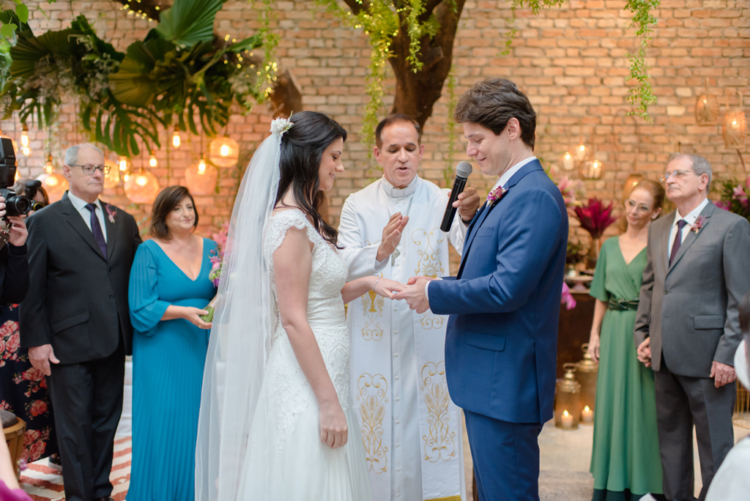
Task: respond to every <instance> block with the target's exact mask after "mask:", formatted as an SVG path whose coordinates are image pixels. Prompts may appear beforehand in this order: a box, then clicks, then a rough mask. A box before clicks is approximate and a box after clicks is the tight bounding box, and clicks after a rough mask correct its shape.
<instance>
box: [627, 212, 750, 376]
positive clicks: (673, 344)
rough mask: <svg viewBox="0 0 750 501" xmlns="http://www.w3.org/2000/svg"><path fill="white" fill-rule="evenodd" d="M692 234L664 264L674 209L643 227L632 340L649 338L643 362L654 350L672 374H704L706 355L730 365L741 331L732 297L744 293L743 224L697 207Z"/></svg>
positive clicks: (746, 244)
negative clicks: (644, 250)
mask: <svg viewBox="0 0 750 501" xmlns="http://www.w3.org/2000/svg"><path fill="white" fill-rule="evenodd" d="M701 216H703V218H704V219H705V221H704V222H703V226H702V228H701V229H700V231H698V232H695V231H692V230H691V229H690V228H689V227H685V228H684V229H683V231H689V232H690V233H688V235H687V236H686V237H685V240H684V241H683V242H682V245H681V246H680V249H679V251H678V252H677V255H676V256H675V258H674V260H673V261H672V264H671V265H670V264H669V257H668V249H669V235H670V231H671V229H672V225H673V224H674V219H675V213H674V212H672V213H670V214H667V215H666V216H664V217H662V218H660V219H657V220H656V221H654V222H653V223H652V224H651V227H650V228H649V232H648V263H647V265H646V269H645V270H644V272H643V284H642V285H641V294H640V303H639V305H638V315H637V317H636V322H635V329H634V340H635V343H636V344H635V345H636V346H638V345H639V344H640V343H642V342H643V341H644V340H645V339H646V338H647V337H650V338H651V363H652V366H653V369H654V370H655V371H658V370H660V368H661V362H662V354H663V356H664V359H665V360H666V362H667V366H668V367H669V370H670V371H671V372H672V373H674V374H677V375H680V376H689V377H696V378H707V377H709V375H710V374H711V365H712V363H713V361H714V360H716V361H717V362H721V363H724V364H727V365H734V353H735V352H736V351H737V346H739V344H740V341H741V338H742V333H741V332H740V324H739V311H738V305H739V301H740V299H741V298H742V296H743V295H745V294H746V293H747V292H748V291H750V264H749V263H748V257H749V256H750V224H748V222H747V220H746V219H744V218H742V217H740V216H738V215H736V214H732V213H731V212H727V211H725V210H721V209H719V208H718V207H716V206H715V205H714V204H713V203H711V202H709V203H708V205H706V207H705V208H704V209H703V211H702V212H701Z"/></svg>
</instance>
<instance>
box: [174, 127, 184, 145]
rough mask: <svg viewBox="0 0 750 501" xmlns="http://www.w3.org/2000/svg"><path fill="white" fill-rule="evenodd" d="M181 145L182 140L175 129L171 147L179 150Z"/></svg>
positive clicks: (178, 131) (178, 130)
mask: <svg viewBox="0 0 750 501" xmlns="http://www.w3.org/2000/svg"><path fill="white" fill-rule="evenodd" d="M181 144H182V138H181V137H180V129H178V128H175V130H174V134H172V146H174V147H175V148H179V147H180V145H181Z"/></svg>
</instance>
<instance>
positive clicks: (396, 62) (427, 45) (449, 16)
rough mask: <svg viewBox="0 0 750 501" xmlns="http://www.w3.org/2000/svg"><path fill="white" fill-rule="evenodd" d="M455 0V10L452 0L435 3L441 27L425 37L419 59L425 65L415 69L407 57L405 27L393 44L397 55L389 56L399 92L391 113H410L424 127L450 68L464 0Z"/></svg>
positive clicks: (407, 41)
mask: <svg viewBox="0 0 750 501" xmlns="http://www.w3.org/2000/svg"><path fill="white" fill-rule="evenodd" d="M455 4H456V9H455V12H454V10H453V6H452V5H451V2H449V1H447V0H443V1H442V2H440V3H439V4H437V6H436V7H435V9H434V10H435V16H436V17H437V19H438V21H439V23H440V31H438V33H437V35H435V37H434V38H433V39H431V40H430V38H429V37H424V38H423V39H422V43H421V45H422V51H421V53H420V61H422V62H423V63H424V66H423V67H422V69H421V70H420V71H418V72H416V73H415V72H414V69H413V68H412V67H411V66H410V64H409V61H408V60H407V57H408V56H409V34H408V33H407V32H406V30H404V29H401V30H399V32H398V35H397V36H396V37H395V38H394V39H393V44H392V46H391V48H392V50H393V53H394V57H392V58H391V59H390V63H391V67H392V68H393V72H394V74H395V75H396V96H395V99H394V101H393V108H392V109H391V113H404V114H406V115H409V116H410V117H412V118H414V119H415V120H416V121H417V123H419V126H420V127H422V128H424V124H425V122H427V119H428V118H430V117H431V116H432V109H433V106H434V105H435V103H436V102H437V101H438V99H440V95H441V94H442V90H443V84H444V83H445V79H446V78H448V74H449V73H450V71H451V64H452V63H453V41H454V40H455V38H456V31H457V30H458V21H459V19H460V18H461V11H462V10H463V6H464V0H456V2H455ZM425 14H428V13H425ZM426 17H429V16H426ZM426 17H425V19H426Z"/></svg>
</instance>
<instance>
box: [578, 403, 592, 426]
mask: <svg viewBox="0 0 750 501" xmlns="http://www.w3.org/2000/svg"><path fill="white" fill-rule="evenodd" d="M581 418H582V419H583V423H584V424H593V423H594V411H592V410H591V409H589V406H588V405H587V406H586V407H584V408H583V411H582V412H581Z"/></svg>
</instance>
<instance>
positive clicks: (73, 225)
mask: <svg viewBox="0 0 750 501" xmlns="http://www.w3.org/2000/svg"><path fill="white" fill-rule="evenodd" d="M106 169H108V167H106V166H105V165H104V155H103V153H102V152H101V150H99V148H97V147H96V146H94V145H92V144H82V145H77V146H72V147H70V148H68V150H67V151H66V153H65V166H64V167H63V175H64V176H65V177H66V179H68V182H69V184H70V191H69V192H67V193H66V194H65V196H64V197H63V199H62V200H60V201H59V202H57V203H54V204H52V205H50V206H49V207H48V208H46V209H45V210H43V211H40V212H38V213H36V214H34V215H33V216H32V217H31V218H29V220H28V228H29V239H28V245H29V267H30V275H31V287H30V290H29V293H28V295H27V297H26V300H25V301H24V302H23V303H22V305H21V309H20V314H21V343H22V345H23V346H25V347H28V348H29V358H30V359H31V363H32V364H33V365H34V367H36V368H37V369H40V370H42V371H43V372H44V373H45V374H46V375H47V376H49V387H50V394H51V397H52V404H53V406H54V408H55V425H56V428H57V437H58V444H59V446H60V453H61V456H62V460H63V480H64V483H65V496H66V499H67V501H108V500H110V499H111V498H110V495H111V493H112V484H111V483H110V481H109V475H110V471H111V469H112V456H113V449H114V436H115V431H116V430H117V423H118V422H119V420H120V414H121V412H122V399H123V383H124V374H125V365H124V364H125V355H126V354H129V353H130V346H131V338H132V333H133V328H132V326H131V325H130V316H129V314H128V280H129V275H130V267H131V265H132V263H133V257H134V256H135V251H136V248H137V247H138V245H139V244H140V243H141V238H140V236H139V232H138V226H137V225H136V222H135V219H133V217H132V216H131V215H130V214H127V213H126V212H124V211H122V210H120V209H118V208H116V207H114V206H113V205H109V204H106V203H104V202H102V201H100V200H99V195H100V194H101V192H102V190H103V189H104V175H105V170H106Z"/></svg>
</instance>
